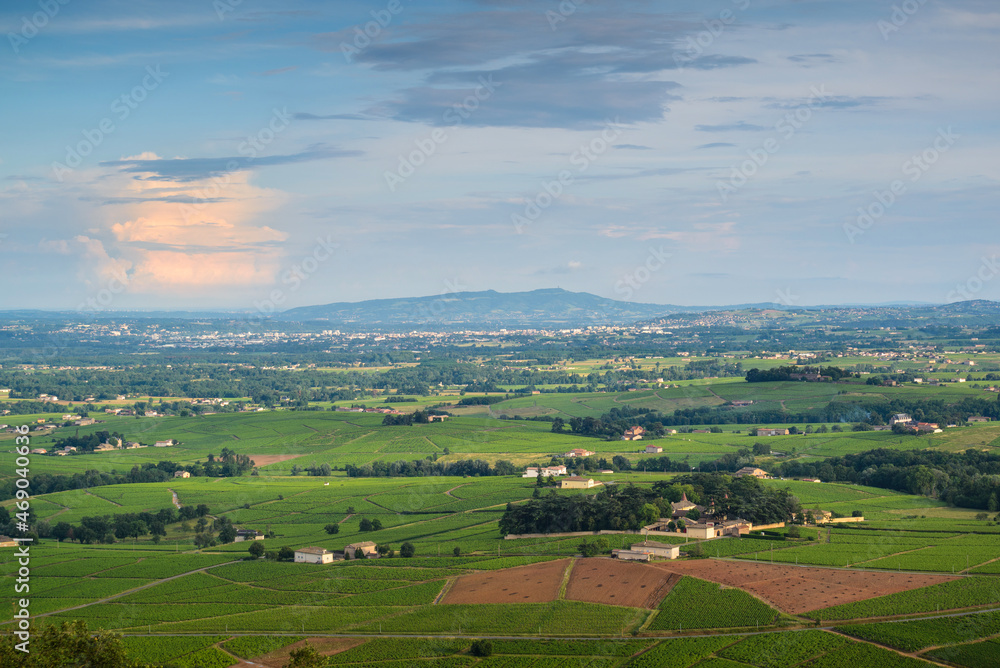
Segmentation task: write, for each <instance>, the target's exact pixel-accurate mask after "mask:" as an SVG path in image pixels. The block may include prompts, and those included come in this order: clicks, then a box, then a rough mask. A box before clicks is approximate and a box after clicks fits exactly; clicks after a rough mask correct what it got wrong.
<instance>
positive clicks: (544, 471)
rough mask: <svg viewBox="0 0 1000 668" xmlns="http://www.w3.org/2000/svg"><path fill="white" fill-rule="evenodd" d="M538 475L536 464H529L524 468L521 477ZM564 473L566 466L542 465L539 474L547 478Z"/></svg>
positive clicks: (535, 476)
mask: <svg viewBox="0 0 1000 668" xmlns="http://www.w3.org/2000/svg"><path fill="white" fill-rule="evenodd" d="M538 475H539V469H538V467H536V466H529V467H528V468H527V469H525V470H524V475H522V476H521V477H522V478H537V477H538ZM557 475H566V467H565V466H563V465H561V464H560V465H559V466H543V467H542V468H541V476H542V477H543V478H548V477H549V476H557Z"/></svg>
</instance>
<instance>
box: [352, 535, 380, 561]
mask: <svg viewBox="0 0 1000 668" xmlns="http://www.w3.org/2000/svg"><path fill="white" fill-rule="evenodd" d="M358 550H361V554H363V555H365V559H378V549H377V548H376V545H375V543H373V542H372V541H370V540H367V541H365V542H363V543H351V544H350V545H346V546H345V547H344V559H356V558H357V557H355V556H354V555H355V554H357V551H358Z"/></svg>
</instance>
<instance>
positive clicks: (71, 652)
mask: <svg viewBox="0 0 1000 668" xmlns="http://www.w3.org/2000/svg"><path fill="white" fill-rule="evenodd" d="M18 642H19V640H18V639H17V637H16V636H14V635H12V634H7V633H5V634H3V636H0V666H3V667H4V668H6V667H7V666H20V667H21V668H63V667H64V666H79V667H81V668H82V667H88V668H89V667H94V668H97V667H98V666H100V668H128V667H129V666H130V665H132V664H131V663H130V662H129V660H128V658H127V657H126V654H125V647H124V645H123V644H122V639H121V636H120V635H118V634H117V633H111V632H109V631H97V632H93V631H90V630H89V629H88V628H87V623H86V622H84V621H75V622H63V623H62V624H61V625H59V626H55V625H53V626H46V627H42V628H41V629H40V630H36V631H35V632H34V633H33V635H32V638H31V645H30V649H31V652H30V653H28V654H25V653H24V652H21V651H20V650H18V649H16V647H15V645H16V644H17V643H18Z"/></svg>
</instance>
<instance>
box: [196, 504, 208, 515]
mask: <svg viewBox="0 0 1000 668" xmlns="http://www.w3.org/2000/svg"><path fill="white" fill-rule="evenodd" d="M195 511H196V512H197V513H198V517H204V516H205V515H208V513H209V509H208V506H207V505H205V504H204V503H199V504H198V507H197V508H195Z"/></svg>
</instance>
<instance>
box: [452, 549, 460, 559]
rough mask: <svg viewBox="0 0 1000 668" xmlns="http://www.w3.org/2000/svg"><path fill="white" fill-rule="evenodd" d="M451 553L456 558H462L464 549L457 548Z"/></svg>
mask: <svg viewBox="0 0 1000 668" xmlns="http://www.w3.org/2000/svg"><path fill="white" fill-rule="evenodd" d="M451 553H452V554H454V555H455V556H456V557H461V556H462V548H460V547H456V548H455V549H454V550H452V551H451Z"/></svg>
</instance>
